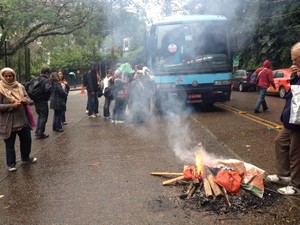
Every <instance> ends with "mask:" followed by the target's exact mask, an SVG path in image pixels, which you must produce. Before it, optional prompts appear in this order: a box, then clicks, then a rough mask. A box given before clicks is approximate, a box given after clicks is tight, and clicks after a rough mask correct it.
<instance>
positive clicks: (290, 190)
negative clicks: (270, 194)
mask: <svg viewBox="0 0 300 225" xmlns="http://www.w3.org/2000/svg"><path fill="white" fill-rule="evenodd" d="M277 191H278V192H279V193H280V194H282V195H300V189H298V188H295V187H293V186H286V187H283V188H278V189H277Z"/></svg>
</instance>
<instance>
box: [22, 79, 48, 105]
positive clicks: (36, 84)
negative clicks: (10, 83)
mask: <svg viewBox="0 0 300 225" xmlns="http://www.w3.org/2000/svg"><path fill="white" fill-rule="evenodd" d="M25 89H26V92H27V94H28V96H29V97H30V98H31V99H32V100H33V101H38V100H40V99H41V98H42V96H43V94H44V91H43V88H42V82H41V79H40V77H36V78H34V79H32V80H30V81H29V82H28V83H27V84H26V86H25Z"/></svg>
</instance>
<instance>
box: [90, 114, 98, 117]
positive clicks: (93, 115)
mask: <svg viewBox="0 0 300 225" xmlns="http://www.w3.org/2000/svg"><path fill="white" fill-rule="evenodd" d="M89 117H91V118H96V117H97V116H96V115H95V114H92V115H90V116H89Z"/></svg>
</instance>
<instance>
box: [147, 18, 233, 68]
mask: <svg viewBox="0 0 300 225" xmlns="http://www.w3.org/2000/svg"><path fill="white" fill-rule="evenodd" d="M152 35H153V36H152V37H153V39H152V40H153V42H152V43H153V45H154V46H153V50H155V54H154V55H152V60H153V69H154V70H155V72H156V73H160V74H164V73H165V74H172V73H177V74H178V73H181V74H193V73H206V72H221V71H229V70H230V69H231V64H230V61H231V60H230V51H229V47H228V32H227V26H226V23H225V22H224V21H218V22H217V23H216V21H201V22H191V23H176V24H162V25H157V26H155V27H153V30H152Z"/></svg>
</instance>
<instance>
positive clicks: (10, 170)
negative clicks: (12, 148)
mask: <svg viewBox="0 0 300 225" xmlns="http://www.w3.org/2000/svg"><path fill="white" fill-rule="evenodd" d="M16 170H17V168H16V166H15V165H11V166H9V167H8V171H9V172H14V171H16Z"/></svg>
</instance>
